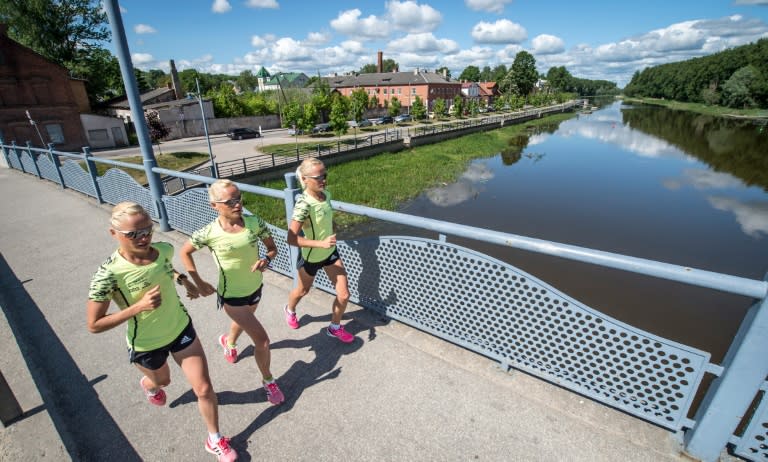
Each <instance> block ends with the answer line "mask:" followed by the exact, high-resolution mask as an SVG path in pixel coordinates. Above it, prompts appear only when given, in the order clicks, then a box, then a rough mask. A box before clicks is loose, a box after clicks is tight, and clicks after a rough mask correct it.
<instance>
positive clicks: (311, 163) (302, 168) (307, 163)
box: [296, 157, 325, 189]
mask: <svg viewBox="0 0 768 462" xmlns="http://www.w3.org/2000/svg"><path fill="white" fill-rule="evenodd" d="M316 165H322V166H323V167H325V164H324V163H323V161H322V160H320V159H318V158H316V157H307V158H306V159H304V161H303V162H302V163H301V164H300V165H299V168H297V169H296V178H298V180H299V184H300V185H301V189H304V188H306V187H307V183H306V182H305V181H304V175H309V173H310V170H312V168H313V167H315V166H316Z"/></svg>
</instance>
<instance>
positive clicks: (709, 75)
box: [624, 39, 768, 109]
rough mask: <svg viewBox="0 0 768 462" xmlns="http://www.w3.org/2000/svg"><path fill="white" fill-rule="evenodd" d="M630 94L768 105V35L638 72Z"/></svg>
mask: <svg viewBox="0 0 768 462" xmlns="http://www.w3.org/2000/svg"><path fill="white" fill-rule="evenodd" d="M624 93H625V94H626V95H627V96H642V97H650V98H665V99H671V100H676V101H684V102H692V103H704V104H709V105H722V106H727V107H733V108H745V109H746V108H768V39H760V40H758V41H757V42H756V43H751V44H749V45H743V46H740V47H736V48H732V49H729V50H725V51H721V52H719V53H715V54H712V55H709V56H704V57H702V58H694V59H689V60H687V61H680V62H676V63H669V64H662V65H660V66H654V67H649V68H646V69H644V70H643V71H642V72H639V71H638V72H635V74H634V76H632V80H631V81H630V82H629V84H628V85H627V86H626V88H624Z"/></svg>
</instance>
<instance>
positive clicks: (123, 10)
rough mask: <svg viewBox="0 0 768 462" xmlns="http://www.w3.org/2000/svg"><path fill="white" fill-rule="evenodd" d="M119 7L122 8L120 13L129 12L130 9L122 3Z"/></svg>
mask: <svg viewBox="0 0 768 462" xmlns="http://www.w3.org/2000/svg"><path fill="white" fill-rule="evenodd" d="M119 8H120V13H122V14H125V13H127V12H128V9H127V8H125V7H124V6H123V5H120V6H119Z"/></svg>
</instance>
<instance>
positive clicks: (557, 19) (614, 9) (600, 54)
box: [113, 0, 768, 87]
mask: <svg viewBox="0 0 768 462" xmlns="http://www.w3.org/2000/svg"><path fill="white" fill-rule="evenodd" d="M119 5H120V11H121V16H122V19H123V25H124V27H125V33H126V37H127V40H128V47H129V49H130V52H131V57H132V61H133V65H134V66H135V67H137V68H139V69H143V70H149V69H162V70H163V71H165V72H168V71H169V69H170V66H169V61H170V60H171V59H173V60H174V62H175V64H176V68H177V69H178V70H180V71H181V70H184V69H189V68H193V69H196V70H198V71H200V72H206V73H222V74H230V75H238V74H240V73H241V72H242V71H245V70H250V71H252V72H254V73H255V72H257V71H258V70H259V69H260V68H261V67H262V66H263V67H264V68H266V69H267V70H268V71H269V72H270V73H272V74H274V73H275V72H304V73H305V74H307V75H309V76H313V75H318V73H319V74H320V75H322V76H326V75H332V74H334V73H337V74H344V73H347V72H351V71H358V70H359V69H360V68H361V67H363V66H364V65H365V64H373V63H375V62H376V54H377V52H378V51H382V52H383V56H384V59H393V60H395V61H396V62H397V63H398V64H399V66H400V71H411V70H413V69H416V68H419V69H427V70H435V69H438V68H440V67H443V66H445V67H447V68H448V69H450V71H451V75H452V76H453V77H454V78H457V77H458V76H459V75H460V74H461V72H462V71H463V70H464V68H466V67H467V66H470V65H474V66H477V67H478V68H480V69H482V68H483V67H484V66H490V67H491V68H494V67H495V66H497V65H499V64H504V65H506V66H507V67H509V66H510V65H511V64H512V62H513V61H514V59H515V55H516V54H517V53H518V52H520V51H523V50H524V51H527V52H529V53H531V54H532V55H533V57H534V58H535V60H536V67H537V69H538V71H539V72H540V73H543V74H546V72H547V71H548V70H549V69H550V68H551V67H553V66H565V68H566V69H567V70H568V71H569V72H570V73H571V75H573V76H575V77H579V78H586V79H601V80H609V81H612V82H616V84H617V85H618V86H619V87H623V86H624V85H626V84H627V83H628V82H629V81H630V80H631V78H632V75H633V74H634V72H635V71H639V70H642V69H644V68H646V67H649V66H655V65H658V64H662V63H666V62H674V61H682V60H686V59H690V58H694V57H700V56H705V55H709V54H712V53H716V52H718V51H721V50H724V49H727V48H733V47H736V46H739V45H744V44H748V43H751V42H755V41H757V40H758V39H760V38H764V37H768V0H663V1H661V0H645V1H637V2H636V1H625V0H613V1H607V0H590V1H582V2H577V1H574V0H535V1H534V0H440V1H437V0H427V1H423V0H418V1H412V0H403V1H401V0H391V1H383V0H379V1H375V0H357V1H345V0H338V1H335V0H328V1H322V0H321V1H317V0H312V1H310V0H191V1H190V0H159V1H147V0H120V3H119ZM113 52H114V50H113Z"/></svg>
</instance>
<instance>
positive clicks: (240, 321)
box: [224, 303, 272, 380]
mask: <svg viewBox="0 0 768 462" xmlns="http://www.w3.org/2000/svg"><path fill="white" fill-rule="evenodd" d="M257 307H258V304H254V305H248V306H229V305H227V304H226V303H225V304H224V311H225V312H226V313H227V315H228V316H229V317H230V318H231V319H232V325H233V326H238V327H239V328H240V331H241V332H242V331H245V333H246V334H248V336H249V337H251V340H252V341H253V357H254V358H255V359H256V365H257V366H258V367H259V371H260V372H261V375H262V377H263V378H264V379H265V380H266V379H269V378H271V377H272V372H271V371H270V369H269V367H270V360H271V359H270V358H271V354H270V351H269V336H268V335H267V331H266V330H265V329H264V326H262V325H261V323H260V322H259V320H258V319H256V316H254V315H253V313H254V312H255V311H256V308H257ZM230 333H231V331H230Z"/></svg>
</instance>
